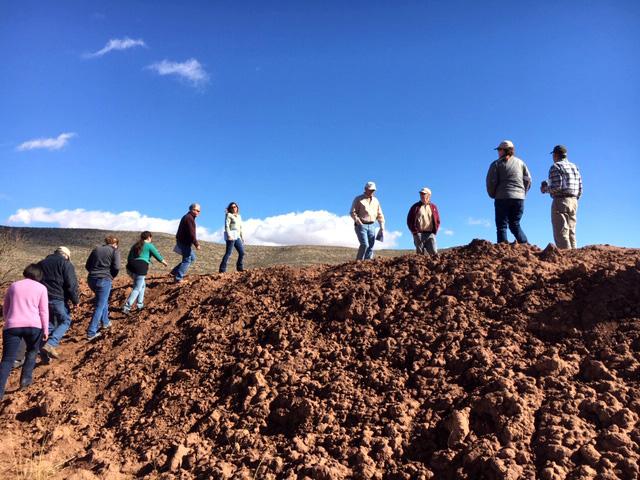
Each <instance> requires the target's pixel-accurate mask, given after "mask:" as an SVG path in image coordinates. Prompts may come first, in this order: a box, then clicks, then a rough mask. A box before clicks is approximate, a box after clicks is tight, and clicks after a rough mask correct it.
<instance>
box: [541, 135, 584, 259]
mask: <svg viewBox="0 0 640 480" xmlns="http://www.w3.org/2000/svg"><path fill="white" fill-rule="evenodd" d="M551 154H552V155H553V165H552V166H551V168H550V169H549V182H547V181H546V180H545V181H543V182H542V185H540V191H541V192H542V193H548V194H549V195H551V197H552V198H553V202H551V225H552V226H553V240H554V241H555V242H556V246H557V247H558V248H562V249H571V248H576V223H577V218H576V217H577V213H578V199H579V198H580V197H581V196H582V176H581V175H580V171H579V170H578V167H576V165H575V164H573V163H571V162H570V161H569V160H568V159H567V147H565V146H564V145H556V146H555V147H553V151H552V152H551Z"/></svg>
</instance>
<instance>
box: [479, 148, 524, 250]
mask: <svg viewBox="0 0 640 480" xmlns="http://www.w3.org/2000/svg"><path fill="white" fill-rule="evenodd" d="M496 150H497V151H498V155H499V158H498V159H497V160H495V161H494V162H493V163H491V166H490V167H489V171H488V172H487V193H488V194H489V197H491V198H493V199H494V200H495V202H494V205H495V215H496V230H497V233H498V243H507V242H508V240H507V225H508V226H509V230H511V233H513V236H514V237H516V241H517V242H518V243H527V236H526V235H525V234H524V232H523V231H522V228H520V219H521V218H522V214H523V213H524V199H525V197H526V195H527V192H528V191H529V188H531V175H530V174H529V169H528V168H527V166H526V165H525V163H524V162H523V161H522V160H520V159H519V158H518V157H516V156H515V147H514V145H513V142H511V141H510V140H505V141H503V142H501V143H500V145H498V147H497V148H496Z"/></svg>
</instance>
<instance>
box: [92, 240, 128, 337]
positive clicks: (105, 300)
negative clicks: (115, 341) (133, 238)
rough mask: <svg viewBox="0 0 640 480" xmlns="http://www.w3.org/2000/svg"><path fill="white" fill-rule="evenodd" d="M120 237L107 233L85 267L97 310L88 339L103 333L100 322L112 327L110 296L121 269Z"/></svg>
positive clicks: (104, 326)
mask: <svg viewBox="0 0 640 480" xmlns="http://www.w3.org/2000/svg"><path fill="white" fill-rule="evenodd" d="M118 243H119V241H118V239H117V238H116V237H114V236H113V235H107V237H106V238H105V239H104V245H100V246H99V247H96V248H94V249H93V250H92V252H91V254H90V255H89V258H88V259H87V263H86V264H85V268H86V269H87V271H88V272H89V276H88V277H87V283H88V284H89V288H91V290H92V291H93V293H95V295H96V296H95V299H94V305H95V310H94V312H93V316H92V317H91V322H90V323H89V329H88V330H87V340H89V341H91V340H95V339H96V338H98V337H99V336H100V335H101V333H100V332H99V331H98V328H99V327H100V324H102V328H103V329H107V328H110V327H111V322H110V321H109V296H110V295H111V285H112V284H113V279H114V278H116V277H117V276H118V272H119V271H120V251H119V250H118Z"/></svg>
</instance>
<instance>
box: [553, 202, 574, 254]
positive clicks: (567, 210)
mask: <svg viewBox="0 0 640 480" xmlns="http://www.w3.org/2000/svg"><path fill="white" fill-rule="evenodd" d="M577 213H578V199H577V198H575V197H564V198H554V199H553V202H552V203H551V225H553V239H554V241H555V242H556V246H557V247H558V248H576V214H577Z"/></svg>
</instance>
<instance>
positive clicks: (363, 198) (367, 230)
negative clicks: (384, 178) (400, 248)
mask: <svg viewBox="0 0 640 480" xmlns="http://www.w3.org/2000/svg"><path fill="white" fill-rule="evenodd" d="M375 191H376V184H375V183H374V182H367V184H366V185H365V186H364V193H363V194H362V195H358V196H357V197H356V198H354V199H353V203H352V204H351V218H353V224H354V228H355V231H356V235H357V236H358V242H360V248H358V254H357V256H356V260H368V259H371V258H373V244H374V243H375V242H376V227H375V222H376V220H377V221H378V223H379V224H380V232H381V233H382V232H383V231H384V215H383V214H382V207H380V202H379V201H378V199H377V198H376V197H374V195H373V194H374V193H375Z"/></svg>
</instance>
